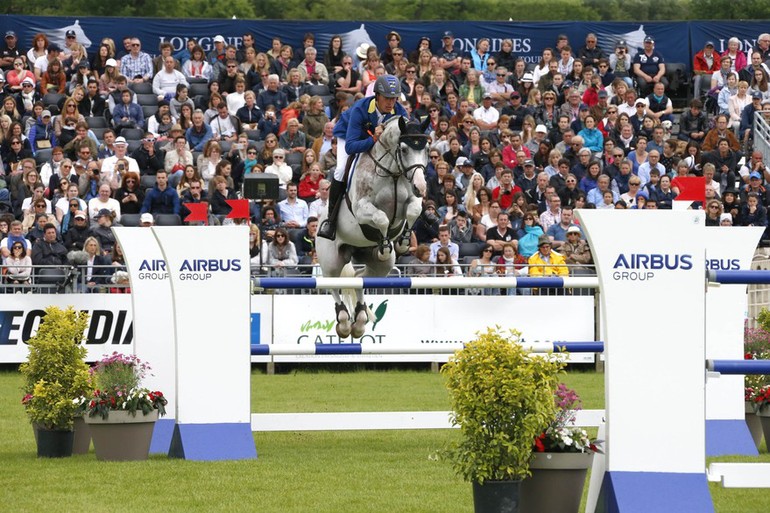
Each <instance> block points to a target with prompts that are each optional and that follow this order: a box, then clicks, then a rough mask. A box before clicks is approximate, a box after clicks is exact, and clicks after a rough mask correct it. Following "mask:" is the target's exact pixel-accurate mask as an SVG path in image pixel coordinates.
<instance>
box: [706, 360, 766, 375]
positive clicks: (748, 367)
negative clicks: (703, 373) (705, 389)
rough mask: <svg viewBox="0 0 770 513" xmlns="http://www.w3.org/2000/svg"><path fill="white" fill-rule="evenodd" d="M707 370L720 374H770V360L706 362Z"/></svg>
mask: <svg viewBox="0 0 770 513" xmlns="http://www.w3.org/2000/svg"><path fill="white" fill-rule="evenodd" d="M706 368H707V369H708V370H710V371H712V372H718V373H720V374H733V375H753V374H770V360H706Z"/></svg>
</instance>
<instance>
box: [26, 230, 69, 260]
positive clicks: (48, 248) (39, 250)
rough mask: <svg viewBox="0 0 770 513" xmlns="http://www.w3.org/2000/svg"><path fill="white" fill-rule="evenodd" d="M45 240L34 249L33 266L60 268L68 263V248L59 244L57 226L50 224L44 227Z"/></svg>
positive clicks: (36, 244)
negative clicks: (59, 266)
mask: <svg viewBox="0 0 770 513" xmlns="http://www.w3.org/2000/svg"><path fill="white" fill-rule="evenodd" d="M44 233H45V235H44V237H43V239H41V240H39V241H37V243H35V245H34V246H33V247H32V264H33V265H36V266H58V265H65V264H66V263H67V248H65V247H64V244H62V243H61V242H59V240H58V234H57V233H56V226H55V225H53V224H52V223H48V224H46V225H45V227H44Z"/></svg>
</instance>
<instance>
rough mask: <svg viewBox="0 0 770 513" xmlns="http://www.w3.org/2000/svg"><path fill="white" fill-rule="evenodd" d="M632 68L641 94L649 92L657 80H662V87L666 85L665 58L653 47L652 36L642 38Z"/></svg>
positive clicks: (645, 94)
mask: <svg viewBox="0 0 770 513" xmlns="http://www.w3.org/2000/svg"><path fill="white" fill-rule="evenodd" d="M633 70H634V74H635V75H636V81H637V84H638V85H639V90H640V91H641V93H642V96H647V95H648V94H650V89H652V86H653V85H654V84H655V83H657V82H662V83H663V86H664V87H668V79H666V64H665V59H664V58H663V55H661V54H660V52H658V51H657V50H656V49H655V38H654V37H652V36H647V37H645V38H644V47H643V48H642V51H641V52H638V53H637V54H636V56H635V57H634V60H633Z"/></svg>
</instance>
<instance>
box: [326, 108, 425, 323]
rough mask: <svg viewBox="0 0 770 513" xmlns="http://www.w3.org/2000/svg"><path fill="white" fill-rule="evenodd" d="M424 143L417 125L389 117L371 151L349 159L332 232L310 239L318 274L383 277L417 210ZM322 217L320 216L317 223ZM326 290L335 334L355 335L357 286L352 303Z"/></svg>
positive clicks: (360, 305)
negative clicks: (331, 304)
mask: <svg viewBox="0 0 770 513" xmlns="http://www.w3.org/2000/svg"><path fill="white" fill-rule="evenodd" d="M428 142H429V137H428V136H427V135H425V134H424V133H423V132H422V131H421V130H420V127H419V125H418V124H417V123H408V122H407V121H406V120H405V119H404V118H402V117H393V118H391V119H389V120H388V121H387V122H386V123H385V124H384V125H383V132H382V134H381V135H380V137H379V139H378V140H377V142H376V143H375V145H374V146H373V147H372V148H371V150H369V151H368V152H365V153H362V154H359V155H357V156H356V157H355V160H354V162H353V164H352V166H351V170H352V173H351V176H350V177H348V188H347V193H346V195H345V197H344V199H342V200H341V201H343V202H344V203H343V204H342V205H340V211H339V213H338V216H337V236H336V238H335V240H328V239H324V238H321V237H319V238H317V239H316V250H317V254H318V263H319V264H320V265H321V270H322V272H323V276H324V277H341V276H342V277H352V276H360V277H363V276H387V275H388V273H390V271H391V270H392V269H393V265H394V264H395V261H396V254H397V253H398V254H403V253H405V252H406V251H407V249H408V248H409V241H410V237H411V229H412V227H413V226H414V222H415V220H417V218H418V217H419V216H420V213H421V212H422V196H423V195H424V194H425V187H426V184H425V167H426V166H427V164H428V151H427V147H428ZM324 218H325V214H322V215H321V221H323V219H324ZM354 264H357V265H356V266H354ZM361 265H363V267H361ZM356 267H357V268H356ZM331 293H332V296H333V298H334V303H335V311H336V320H337V325H336V330H337V335H339V336H340V337H341V338H347V337H348V336H350V335H352V336H353V337H355V338H359V337H361V336H362V335H363V334H364V331H365V329H366V323H367V322H368V321H369V317H370V313H371V312H370V311H369V309H368V308H367V306H366V303H365V302H364V292H363V290H356V291H355V304H352V300H347V298H346V300H343V296H342V294H341V291H340V290H336V289H335V290H332V291H331ZM346 303H348V304H346ZM351 309H352V310H353V315H352V316H351V314H350V310H351Z"/></svg>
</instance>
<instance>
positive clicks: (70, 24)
mask: <svg viewBox="0 0 770 513" xmlns="http://www.w3.org/2000/svg"><path fill="white" fill-rule="evenodd" d="M766 24H767V23H766V22H761V21H719V22H704V21H690V22H644V23H640V22H580V21H577V22H576V21H561V22H527V23H518V22H513V21H508V22H505V21H500V22H490V21H471V20H468V21H441V22H400V23H399V22H372V21H367V22H365V23H362V22H357V21H312V20H302V21H282V20H226V19H221V20H211V19H200V20H193V19H160V18H108V17H59V16H17V15H5V16H0V32H3V33H4V32H5V31H6V30H15V31H16V33H17V34H18V36H19V39H20V44H21V46H22V47H23V48H24V49H28V48H29V45H30V42H31V41H32V37H33V36H34V35H35V34H36V33H38V32H42V33H44V34H46V35H47V36H48V37H49V39H50V40H51V41H52V42H55V43H57V44H59V45H60V46H61V45H63V44H64V41H65V34H66V32H67V31H68V30H74V31H75V32H76V33H77V35H78V41H79V42H81V43H83V44H84V46H85V47H86V49H87V50H88V52H89V56H90V55H93V54H94V52H96V51H97V49H98V47H99V42H100V41H101V40H102V38H104V37H110V38H112V39H114V40H115V41H116V42H117V43H118V46H119V47H120V44H121V41H122V38H123V37H125V36H137V37H139V38H140V39H141V40H142V43H143V47H142V50H143V51H145V52H148V53H151V54H157V53H158V44H159V43H160V42H162V41H168V42H170V43H171V44H172V45H173V47H174V51H180V50H182V49H184V47H185V44H186V42H187V40H188V39H190V38H196V39H197V40H198V42H199V43H200V45H201V46H202V47H203V49H204V50H205V51H206V52H208V51H209V50H211V49H212V48H213V39H214V36H216V35H222V36H223V37H224V38H225V41H226V42H227V43H228V44H233V45H235V46H237V47H240V46H241V43H242V37H243V34H244V33H247V32H250V33H252V34H253V35H254V38H255V44H256V47H257V48H259V49H261V50H266V49H269V48H270V47H271V41H272V38H274V37H278V38H281V40H282V41H284V42H286V43H288V44H290V45H292V46H294V47H297V46H299V45H300V43H301V39H302V35H303V34H305V33H306V32H312V33H313V34H314V35H315V38H316V40H315V46H316V48H317V49H318V51H319V60H323V55H324V53H325V51H326V49H327V48H328V46H329V41H330V40H331V37H332V36H333V35H336V34H339V35H341V36H342V40H343V50H344V51H345V52H346V53H348V54H350V55H355V50H356V48H357V47H358V45H360V44H361V43H369V44H375V45H376V46H377V47H378V48H380V49H382V48H384V47H385V44H386V40H385V36H386V35H387V33H388V32H390V31H391V30H396V31H398V32H399V34H401V37H402V47H403V48H405V49H406V50H407V51H412V50H413V49H414V48H416V47H417V44H418V42H419V39H420V37H422V36H428V37H430V38H431V40H432V45H431V50H432V52H433V53H434V54H435V53H438V52H439V50H440V47H441V36H442V34H443V33H444V31H446V30H449V31H452V32H453V33H454V36H455V41H454V48H455V50H456V51H459V52H469V51H470V50H471V49H472V48H474V46H475V44H476V42H477V41H478V40H479V39H481V38H489V40H490V48H491V51H492V52H493V53H494V52H497V51H498V50H499V49H500V44H501V42H502V40H503V39H511V40H512V42H513V53H514V54H515V55H516V56H517V57H523V58H524V59H525V60H526V61H527V62H533V63H534V62H538V61H539V60H540V55H541V54H542V51H543V49H544V48H546V47H551V48H553V47H554V45H555V42H556V41H555V39H556V35H557V34H566V35H567V36H568V37H569V40H570V43H571V45H572V47H573V49H575V51H577V49H578V48H580V47H581V46H583V44H584V41H585V36H586V34H587V33H589V32H593V33H595V34H596V35H597V36H598V40H599V43H598V44H599V46H600V47H602V48H603V49H604V50H605V51H607V52H612V50H613V48H614V44H615V43H616V42H617V41H620V40H624V41H626V42H627V44H628V46H629V50H630V51H631V53H632V54H636V51H637V49H638V48H641V47H642V42H643V41H644V38H645V37H646V36H653V37H654V38H655V40H656V47H657V48H658V49H659V50H660V51H661V53H662V54H663V57H664V58H665V60H666V62H670V63H683V64H685V65H686V66H687V68H688V69H690V68H691V66H692V56H693V55H694V54H695V53H696V52H697V51H699V50H700V49H701V48H703V44H704V43H705V42H706V41H707V40H713V41H714V43H715V45H716V49H717V50H718V51H720V52H722V51H724V50H725V49H726V48H727V40H728V39H729V38H730V37H731V36H737V37H738V38H739V39H740V40H741V46H742V48H743V49H744V50H746V49H747V48H748V47H749V46H753V45H754V44H755V41H756V37H757V35H759V34H760V33H762V32H765V29H766Z"/></svg>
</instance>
